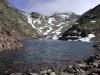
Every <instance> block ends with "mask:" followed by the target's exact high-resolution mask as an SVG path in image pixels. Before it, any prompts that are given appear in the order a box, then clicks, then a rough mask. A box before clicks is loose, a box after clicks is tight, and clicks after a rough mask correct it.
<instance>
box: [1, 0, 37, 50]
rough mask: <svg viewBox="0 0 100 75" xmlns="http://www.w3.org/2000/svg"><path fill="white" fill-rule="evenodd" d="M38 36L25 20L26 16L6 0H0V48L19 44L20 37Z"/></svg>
mask: <svg viewBox="0 0 100 75" xmlns="http://www.w3.org/2000/svg"><path fill="white" fill-rule="evenodd" d="M32 36H34V37H35V38H38V36H39V35H38V33H37V31H36V30H35V29H33V28H32V27H31V25H30V24H29V23H28V22H27V18H26V16H24V15H23V14H22V12H21V11H19V10H17V9H16V8H15V7H13V6H12V5H11V4H10V3H9V2H8V1H7V0H0V50H5V49H11V48H16V46H20V43H19V42H18V40H20V39H22V38H32Z"/></svg>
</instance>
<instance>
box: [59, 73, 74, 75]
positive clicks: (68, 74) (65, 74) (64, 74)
mask: <svg viewBox="0 0 100 75" xmlns="http://www.w3.org/2000/svg"><path fill="white" fill-rule="evenodd" d="M60 75H74V74H70V73H67V72H61V73H60Z"/></svg>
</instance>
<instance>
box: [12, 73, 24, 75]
mask: <svg viewBox="0 0 100 75" xmlns="http://www.w3.org/2000/svg"><path fill="white" fill-rule="evenodd" d="M10 75H23V74H22V73H11V74H10Z"/></svg>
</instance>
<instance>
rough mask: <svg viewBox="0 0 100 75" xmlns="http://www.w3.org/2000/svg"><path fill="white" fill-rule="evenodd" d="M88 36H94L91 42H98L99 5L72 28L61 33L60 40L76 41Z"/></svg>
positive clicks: (99, 28) (99, 30)
mask: <svg viewBox="0 0 100 75" xmlns="http://www.w3.org/2000/svg"><path fill="white" fill-rule="evenodd" d="M89 34H93V36H94V35H95V38H94V39H93V40H95V41H100V5H98V6H96V7H95V8H93V9H90V10H89V11H87V12H86V13H84V14H83V15H82V16H80V18H79V19H78V20H77V22H76V23H75V24H73V26H72V27H71V28H70V29H69V30H67V31H66V32H64V33H63V35H62V37H61V38H60V39H61V40H69V39H73V40H77V39H80V38H79V37H81V38H85V37H88V36H89ZM69 36H70V37H69Z"/></svg>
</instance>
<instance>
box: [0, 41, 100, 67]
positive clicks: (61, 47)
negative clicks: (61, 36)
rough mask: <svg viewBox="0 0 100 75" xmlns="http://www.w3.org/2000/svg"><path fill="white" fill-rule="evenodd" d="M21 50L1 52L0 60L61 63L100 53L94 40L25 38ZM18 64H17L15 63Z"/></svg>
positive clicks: (10, 62) (9, 62)
mask: <svg viewBox="0 0 100 75" xmlns="http://www.w3.org/2000/svg"><path fill="white" fill-rule="evenodd" d="M22 43H23V44H24V45H25V47H24V48H22V49H20V50H12V51H4V52H0V62H4V65H5V64H6V65H7V67H8V66H12V65H15V64H23V63H24V64H37V63H44V62H45V63H55V62H57V63H59V62H63V61H68V60H83V59H86V58H87V57H89V56H90V55H94V54H98V53H100V52H99V51H98V50H96V49H95V48H93V47H92V45H93V44H94V43H93V42H88V43H87V42H75V41H74V42H67V41H54V40H23V41H22ZM15 66H16V65H15Z"/></svg>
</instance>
